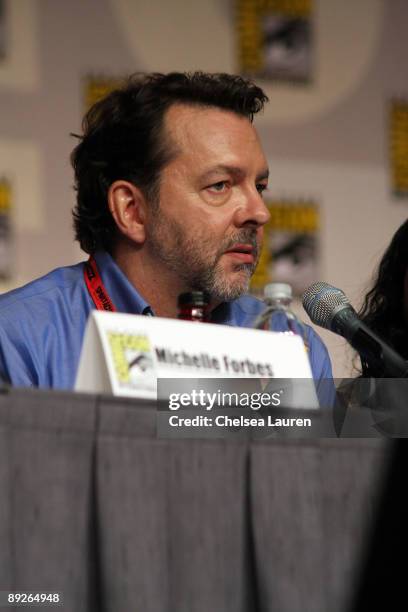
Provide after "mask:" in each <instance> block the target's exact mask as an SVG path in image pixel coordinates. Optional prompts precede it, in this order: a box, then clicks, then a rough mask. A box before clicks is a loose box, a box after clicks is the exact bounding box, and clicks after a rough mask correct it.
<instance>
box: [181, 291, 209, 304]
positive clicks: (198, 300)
mask: <svg viewBox="0 0 408 612" xmlns="http://www.w3.org/2000/svg"><path fill="white" fill-rule="evenodd" d="M177 301H178V305H179V306H185V305H186V304H191V305H193V306H208V304H209V303H210V296H209V294H208V293H207V292H206V291H187V292H186V293H180V295H179V296H178V300H177Z"/></svg>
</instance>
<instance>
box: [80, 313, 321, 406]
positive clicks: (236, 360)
mask: <svg viewBox="0 0 408 612" xmlns="http://www.w3.org/2000/svg"><path fill="white" fill-rule="evenodd" d="M158 378H168V379H170V378H258V379H271V378H291V379H298V378H300V379H310V393H309V392H308V393H307V394H306V395H307V397H305V395H304V391H303V393H302V395H303V397H302V398H298V402H299V403H301V404H302V406H304V407H307V408H310V407H316V406H317V398H316V393H315V390H314V384H313V380H312V372H311V369H310V364H309V360H308V357H307V353H306V349H305V346H304V344H303V341H302V339H301V338H300V337H299V336H296V335H294V334H291V333H277V332H269V331H263V330H255V329H247V328H240V327H229V326H227V325H216V324H212V323H193V322H189V321H179V320H176V319H165V318H160V317H146V316H142V315H130V314H122V313H116V312H103V311H96V310H95V311H93V312H92V314H91V316H90V317H89V320H88V323H87V327H86V331H85V338H84V343H83V347H82V352H81V358H80V362H79V368H78V373H77V378H76V383H75V389H76V390H77V391H85V392H86V391H88V392H92V393H113V394H114V395H122V396H129V397H140V398H148V399H155V398H156V396H157V379H158ZM302 388H303V389H304V385H303V386H302Z"/></svg>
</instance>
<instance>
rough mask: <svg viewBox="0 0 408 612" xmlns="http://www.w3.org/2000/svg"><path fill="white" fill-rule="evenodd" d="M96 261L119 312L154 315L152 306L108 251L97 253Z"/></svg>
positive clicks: (95, 255)
mask: <svg viewBox="0 0 408 612" xmlns="http://www.w3.org/2000/svg"><path fill="white" fill-rule="evenodd" d="M94 259H95V261H96V265H97V267H98V271H99V274H100V276H101V279H102V282H103V284H104V286H105V289H106V291H107V292H108V294H109V297H110V299H111V300H112V302H113V304H114V306H115V308H116V309H117V311H118V312H127V313H130V314H147V315H153V314H154V313H153V311H152V309H151V307H150V304H148V303H147V302H146V300H145V299H144V298H143V297H142V296H141V295H140V293H139V292H138V291H137V290H136V289H135V287H134V286H133V285H132V284H131V283H130V282H129V280H128V279H127V277H126V276H125V275H124V274H123V272H122V270H121V269H120V268H119V266H118V265H117V263H116V262H115V261H114V260H113V258H112V257H111V256H110V255H109V253H107V252H106V251H97V252H96V253H95V254H94Z"/></svg>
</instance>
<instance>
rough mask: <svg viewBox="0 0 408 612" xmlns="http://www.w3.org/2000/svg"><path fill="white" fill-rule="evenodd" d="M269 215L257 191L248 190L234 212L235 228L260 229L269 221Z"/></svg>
mask: <svg viewBox="0 0 408 612" xmlns="http://www.w3.org/2000/svg"><path fill="white" fill-rule="evenodd" d="M270 216H271V213H270V212H269V210H268V207H267V206H266V204H265V202H264V200H263V198H262V195H261V194H260V193H259V191H258V190H257V189H254V190H252V189H251V190H250V191H249V192H247V193H246V194H245V196H244V197H243V199H242V201H241V203H240V205H239V206H238V207H237V210H236V211H235V218H234V221H235V224H236V225H237V227H245V226H253V227H261V226H262V225H265V223H267V222H268V221H269V219H270Z"/></svg>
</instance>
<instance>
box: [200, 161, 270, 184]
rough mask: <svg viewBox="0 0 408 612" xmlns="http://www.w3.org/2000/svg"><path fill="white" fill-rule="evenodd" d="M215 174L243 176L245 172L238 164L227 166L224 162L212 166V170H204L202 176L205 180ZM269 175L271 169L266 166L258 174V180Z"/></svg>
mask: <svg viewBox="0 0 408 612" xmlns="http://www.w3.org/2000/svg"><path fill="white" fill-rule="evenodd" d="M214 174H230V175H232V176H235V177H242V176H243V175H244V174H245V172H244V171H243V170H242V168H239V167H238V166H225V165H224V164H219V165H217V166H214V167H213V168H210V170H207V172H204V174H203V175H202V177H201V178H202V180H204V181H205V180H206V179H209V178H210V177H211V176H212V175H214ZM268 177H269V170H268V168H265V169H264V170H261V172H259V174H257V176H256V180H257V181H262V180H264V179H267V178H268Z"/></svg>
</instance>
